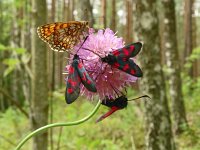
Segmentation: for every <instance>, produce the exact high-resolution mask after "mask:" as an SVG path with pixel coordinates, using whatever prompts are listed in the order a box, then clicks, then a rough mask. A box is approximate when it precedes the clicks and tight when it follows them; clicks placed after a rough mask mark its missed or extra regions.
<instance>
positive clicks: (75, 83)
mask: <svg viewBox="0 0 200 150" xmlns="http://www.w3.org/2000/svg"><path fill="white" fill-rule="evenodd" d="M81 83H82V84H83V85H84V86H85V87H86V88H87V89H88V90H89V91H91V92H97V89H96V86H95V82H94V81H93V80H92V78H91V77H90V76H89V74H88V73H87V71H86V70H85V68H84V66H83V64H82V62H81V61H80V59H79V56H78V55H77V54H75V55H74V58H73V62H72V64H71V66H70V67H69V75H68V78H67V86H66V91H65V100H66V102H67V104H71V103H72V102H74V101H75V100H76V99H77V98H78V96H79V94H80V84H81Z"/></svg>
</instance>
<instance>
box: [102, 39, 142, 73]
mask: <svg viewBox="0 0 200 150" xmlns="http://www.w3.org/2000/svg"><path fill="white" fill-rule="evenodd" d="M141 48H142V43H141V42H137V43H132V44H129V45H127V46H125V47H123V48H121V49H117V50H114V51H112V52H111V53H109V54H108V55H107V56H105V57H103V58H101V60H102V62H105V63H108V64H109V65H111V66H112V67H113V68H117V69H119V70H122V71H124V72H126V73H128V74H130V75H133V76H135V77H142V75H143V73H142V70H141V69H140V67H139V66H138V65H137V64H135V63H134V61H133V60H132V59H129V58H132V57H135V56H136V55H137V54H138V53H139V52H140V50H141Z"/></svg>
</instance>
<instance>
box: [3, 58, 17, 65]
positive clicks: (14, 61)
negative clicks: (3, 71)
mask: <svg viewBox="0 0 200 150" xmlns="http://www.w3.org/2000/svg"><path fill="white" fill-rule="evenodd" d="M19 62H20V61H19V60H18V59H16V58H8V59H4V60H3V64H5V65H8V66H15V65H16V64H18V63H19Z"/></svg>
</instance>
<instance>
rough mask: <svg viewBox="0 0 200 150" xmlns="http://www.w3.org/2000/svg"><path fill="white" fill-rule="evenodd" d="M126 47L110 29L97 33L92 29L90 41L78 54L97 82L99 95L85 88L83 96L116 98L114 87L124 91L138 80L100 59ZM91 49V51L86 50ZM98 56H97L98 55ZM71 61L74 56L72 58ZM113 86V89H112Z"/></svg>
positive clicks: (88, 40) (76, 48)
mask: <svg viewBox="0 0 200 150" xmlns="http://www.w3.org/2000/svg"><path fill="white" fill-rule="evenodd" d="M80 45H81V44H79V45H77V46H76V47H75V51H77V50H78V49H79V47H80ZM122 47H124V41H123V39H122V38H118V37H117V36H116V35H115V34H114V32H113V31H112V30H110V29H109V28H107V29H105V30H99V31H98V32H97V33H95V32H94V30H93V29H90V34H89V37H88V39H87V40H86V41H85V43H84V44H83V46H82V48H81V49H79V50H78V52H77V54H78V55H79V57H80V59H82V60H83V64H84V67H85V69H86V70H87V71H88V73H89V74H90V77H91V78H93V80H94V81H95V82H96V88H97V93H93V92H90V91H88V90H87V89H86V88H85V87H84V86H82V87H81V94H82V95H86V96H87V97H89V98H93V97H94V96H95V95H97V96H99V98H100V99H103V98H105V96H108V95H109V96H115V95H116V92H115V91H114V89H113V87H115V88H117V89H118V90H122V89H123V88H124V87H125V86H127V85H130V84H131V83H133V82H135V81H136V80H137V77H133V76H131V75H129V74H127V73H125V72H123V71H120V70H118V69H116V68H112V67H111V66H110V65H108V64H106V63H103V62H102V61H101V59H100V57H105V56H106V55H108V53H109V52H112V51H113V50H116V49H119V48H122ZM84 48H86V49H89V50H91V51H93V52H91V51H88V50H85V49H84ZM95 53H96V54H98V55H99V56H100V57H99V56H98V55H96V54H95ZM70 58H71V59H72V58H73V56H71V57H70ZM112 86H113V87H112Z"/></svg>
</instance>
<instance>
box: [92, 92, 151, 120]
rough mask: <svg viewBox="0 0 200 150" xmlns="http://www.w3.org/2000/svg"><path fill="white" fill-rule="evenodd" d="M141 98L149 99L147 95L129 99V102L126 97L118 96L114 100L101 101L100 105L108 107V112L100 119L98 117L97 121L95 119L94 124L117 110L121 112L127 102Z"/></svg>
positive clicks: (107, 98)
mask: <svg viewBox="0 0 200 150" xmlns="http://www.w3.org/2000/svg"><path fill="white" fill-rule="evenodd" d="M143 97H147V98H150V97H149V96H148V95H143V96H140V97H137V98H134V99H131V100H128V99H127V97H126V95H122V96H120V97H118V98H116V99H113V98H109V97H106V98H105V99H104V100H103V101H102V103H101V104H102V105H105V106H107V107H109V108H110V110H109V111H108V112H107V113H105V114H104V115H102V116H101V117H99V119H97V120H96V122H99V121H101V120H103V119H105V118H107V117H108V116H110V115H112V114H113V113H114V112H116V111H117V110H121V109H124V108H126V107H127V105H128V101H133V100H136V99H140V98H143Z"/></svg>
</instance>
